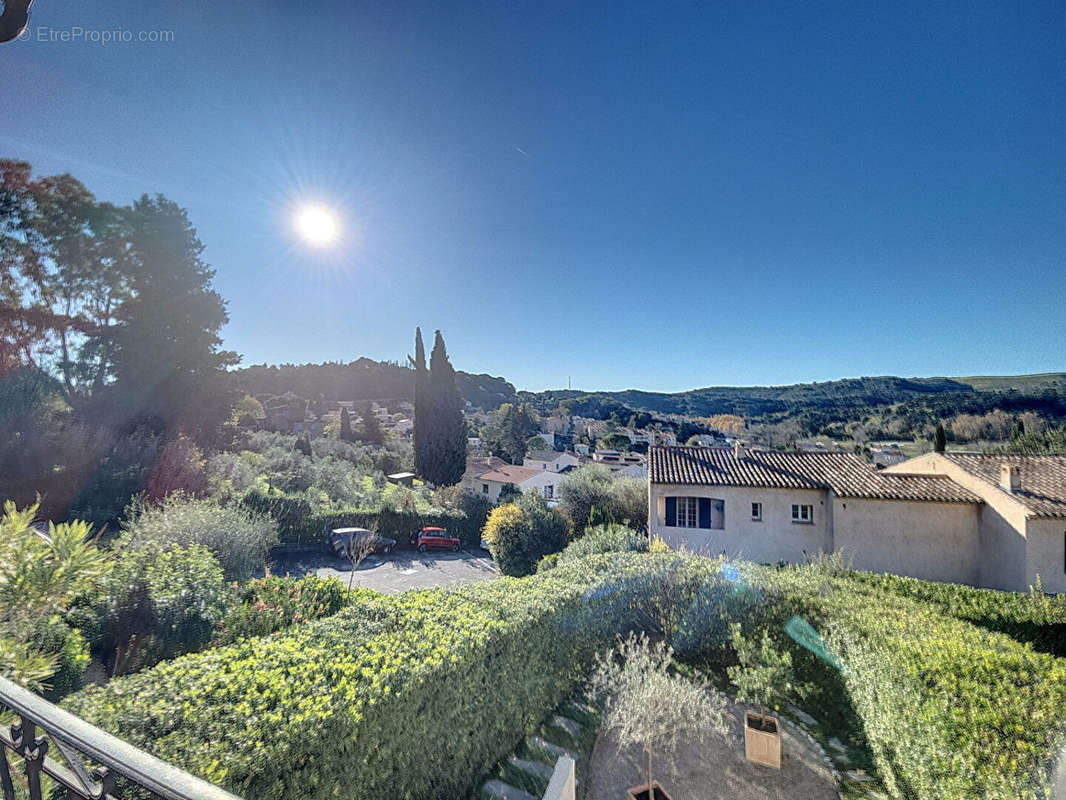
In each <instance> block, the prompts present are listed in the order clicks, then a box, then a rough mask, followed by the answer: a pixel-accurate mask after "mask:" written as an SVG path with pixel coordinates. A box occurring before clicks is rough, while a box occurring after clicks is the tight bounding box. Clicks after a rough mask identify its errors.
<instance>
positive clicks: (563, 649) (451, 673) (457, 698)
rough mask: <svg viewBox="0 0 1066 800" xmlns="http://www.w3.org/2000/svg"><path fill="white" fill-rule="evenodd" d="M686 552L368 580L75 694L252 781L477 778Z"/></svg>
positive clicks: (214, 771)
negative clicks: (262, 633)
mask: <svg viewBox="0 0 1066 800" xmlns="http://www.w3.org/2000/svg"><path fill="white" fill-rule="evenodd" d="M678 560H679V559H677V558H676V557H669V556H645V557H643V559H641V560H638V559H634V558H631V557H628V556H625V555H604V556H598V557H593V558H590V559H587V560H585V561H583V562H580V563H576V564H574V565H572V566H570V567H560V568H559V569H556V570H552V571H551V572H548V573H545V574H543V575H537V576H532V577H529V578H523V579H511V578H502V579H500V580H498V581H493V582H488V583H480V584H471V585H467V586H464V587H461V588H458V589H454V590H450V591H448V590H429V591H422V592H410V593H407V594H404V595H399V596H396V597H385V596H378V597H374V598H366V597H364V598H361V599H360V600H358V601H357V603H356V604H355V605H354V606H352V607H349V608H347V609H345V610H343V611H341V612H340V613H339V614H337V615H336V616H334V617H331V618H329V619H324V620H318V621H316V622H313V623H311V624H309V625H304V626H297V627H296V628H294V629H290V630H287V631H283V632H281V633H278V634H275V635H274V636H271V637H268V638H265V639H246V640H244V641H242V642H239V643H237V644H234V645H231V646H227V647H222V648H218V649H215V650H211V651H207V652H204V653H200V654H196V655H192V656H186V657H183V658H179V659H176V660H174V661H171V662H167V663H165V664H162V665H159V666H157V667H155V668H154V669H151V670H149V671H146V672H144V673H141V674H139V675H136V676H132V677H129V678H124V679H118V680H114V681H112V682H111V683H109V684H108V685H107V686H105V687H94V688H90V689H86V690H84V691H82V692H80V693H78V694H76V695H73V696H71V697H70V698H67V700H66V701H65V705H66V706H67V708H69V709H70V710H72V711H73V712H75V713H77V714H79V715H81V716H83V717H85V718H86V719H88V720H89V721H91V722H93V723H95V724H97V725H100V726H102V727H103V728H105V729H107V730H110V731H113V732H115V733H118V734H121V735H122V736H123V738H125V739H127V740H129V741H130V742H132V743H133V744H135V745H138V746H140V747H144V748H146V749H148V750H149V751H151V752H153V753H155V754H156V755H158V756H160V757H162V758H164V759H166V760H168V761H171V762H173V763H175V764H178V765H180V766H182V767H184V768H186V769H189V770H191V771H193V772H195V773H197V774H199V775H201V776H203V777H205V778H207V779H208V780H211V781H215V782H217V783H220V784H222V785H224V786H226V787H227V788H229V789H231V790H233V791H235V792H237V793H239V794H241V795H243V796H245V797H249V798H251V797H255V798H289V797H306V798H334V797H342V798H343V797H349V798H357V797H358V798H363V797H390V798H434V797H441V798H443V797H458V796H465V795H469V793H470V792H471V791H472V790H473V788H474V786H473V782H474V781H475V780H476V778H477V777H478V776H479V775H482V774H483V773H484V772H485V771H486V770H488V769H489V768H490V767H491V766H492V765H493V764H494V763H496V762H497V761H498V760H499V759H501V758H503V757H504V756H505V755H506V754H507V753H508V752H509V751H510V750H512V749H513V748H514V746H515V745H516V743H517V742H518V741H519V740H520V739H521V737H522V736H524V735H525V733H526V731H527V730H529V729H531V728H532V727H533V726H534V725H535V724H536V723H537V722H538V721H539V720H540V719H541V718H542V717H543V716H544V714H546V713H547V712H548V711H549V710H550V709H551V708H552V707H554V705H555V704H557V703H558V702H559V701H560V700H561V699H562V698H563V697H564V696H565V695H566V694H567V693H568V692H569V691H570V689H571V688H572V687H573V685H574V684H575V682H577V681H578V680H579V679H580V678H581V677H582V676H583V675H584V673H585V670H586V668H587V666H588V664H589V663H590V660H591V657H592V655H593V653H594V652H595V651H597V650H600V649H603V648H605V647H607V646H608V645H609V643H610V642H611V641H613V637H614V635H615V634H616V633H617V632H619V631H622V630H625V629H627V628H629V627H631V626H634V625H643V624H644V623H643V621H644V620H646V619H648V618H649V616H654V614H653V608H652V606H653V605H654V598H655V587H656V586H657V585H658V582H659V581H660V576H661V575H662V573H663V570H666V569H669V568H670V566H671V565H672V564H675V563H676V562H677V561H678Z"/></svg>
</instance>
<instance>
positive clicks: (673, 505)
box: [666, 497, 677, 528]
mask: <svg viewBox="0 0 1066 800" xmlns="http://www.w3.org/2000/svg"><path fill="white" fill-rule="evenodd" d="M666 527H667V528H676V527H677V498H676V497H667V498H666Z"/></svg>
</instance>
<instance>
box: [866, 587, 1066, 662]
mask: <svg viewBox="0 0 1066 800" xmlns="http://www.w3.org/2000/svg"><path fill="white" fill-rule="evenodd" d="M848 577H849V578H850V579H851V580H853V581H855V582H856V583H859V584H862V585H865V586H870V587H874V588H876V589H879V590H881V591H885V592H890V593H892V594H895V595H899V596H901V597H906V598H910V599H912V600H918V601H921V602H923V603H927V604H929V605H931V606H933V607H935V608H937V609H939V610H940V611H942V612H943V613H945V614H948V615H950V616H952V617H956V618H958V619H961V620H965V621H966V622H972V623H973V624H974V625H979V626H980V627H982V628H986V629H988V630H990V631H997V632H999V633H1005V634H1007V635H1008V636H1010V637H1011V638H1012V639H1017V640H1018V641H1022V642H1029V643H1030V644H1031V645H1032V646H1033V647H1034V648H1035V649H1037V650H1040V651H1042V652H1045V653H1051V654H1052V655H1056V656H1059V657H1066V597H1064V596H1061V595H1059V596H1056V597H1048V596H1045V595H1043V594H1039V593H1036V592H1033V593H1029V594H1024V593H1018V592H1000V591H996V590H995V589H975V588H974V587H972V586H960V585H959V584H955V583H933V582H931V581H922V580H918V579H917V578H904V577H900V576H899V575H879V574H876V573H872V572H852V573H850V574H849V575H848Z"/></svg>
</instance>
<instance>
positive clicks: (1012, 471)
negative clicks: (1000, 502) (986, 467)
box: [999, 464, 1022, 492]
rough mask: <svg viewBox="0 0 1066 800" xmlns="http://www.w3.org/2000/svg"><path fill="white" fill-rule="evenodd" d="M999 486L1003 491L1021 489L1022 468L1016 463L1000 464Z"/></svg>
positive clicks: (1017, 490) (1018, 490)
mask: <svg viewBox="0 0 1066 800" xmlns="http://www.w3.org/2000/svg"><path fill="white" fill-rule="evenodd" d="M999 488H1001V489H1002V490H1003V491H1005V492H1020V491H1021V490H1022V468H1021V467H1020V466H1018V465H1017V464H1002V465H1001V466H1000V468H999Z"/></svg>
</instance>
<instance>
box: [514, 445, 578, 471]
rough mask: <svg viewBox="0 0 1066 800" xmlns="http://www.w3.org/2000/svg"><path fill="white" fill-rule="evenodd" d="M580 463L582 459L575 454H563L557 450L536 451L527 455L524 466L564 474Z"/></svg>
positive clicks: (523, 462)
mask: <svg viewBox="0 0 1066 800" xmlns="http://www.w3.org/2000/svg"><path fill="white" fill-rule="evenodd" d="M580 463H581V459H580V458H578V457H577V456H575V455H574V454H573V453H561V452H556V451H555V450H535V451H533V452H531V453H526V457H525V459H524V460H523V461H522V466H523V467H528V468H529V469H541V470H546V471H548V472H562V471H563V470H564V469H566V467H576V466H577V465H578V464H580Z"/></svg>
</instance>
